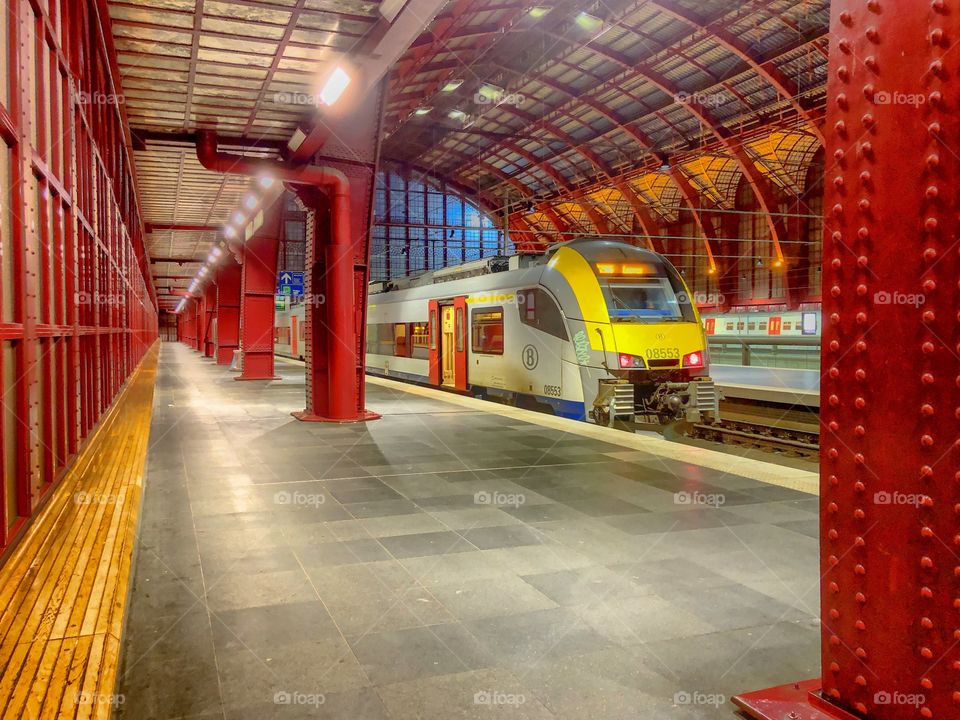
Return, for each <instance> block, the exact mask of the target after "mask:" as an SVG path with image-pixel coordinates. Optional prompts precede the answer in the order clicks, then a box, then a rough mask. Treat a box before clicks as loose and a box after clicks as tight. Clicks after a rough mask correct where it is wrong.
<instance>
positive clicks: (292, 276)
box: [277, 270, 303, 295]
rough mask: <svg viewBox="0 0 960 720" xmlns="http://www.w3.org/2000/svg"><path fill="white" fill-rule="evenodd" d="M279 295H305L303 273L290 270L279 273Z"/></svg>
mask: <svg viewBox="0 0 960 720" xmlns="http://www.w3.org/2000/svg"><path fill="white" fill-rule="evenodd" d="M277 295H303V273H302V272H290V271H289V270H281V271H280V272H279V273H277Z"/></svg>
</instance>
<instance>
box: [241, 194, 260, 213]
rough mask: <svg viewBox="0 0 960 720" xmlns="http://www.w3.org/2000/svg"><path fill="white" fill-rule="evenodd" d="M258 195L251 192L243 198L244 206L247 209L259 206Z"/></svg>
mask: <svg viewBox="0 0 960 720" xmlns="http://www.w3.org/2000/svg"><path fill="white" fill-rule="evenodd" d="M257 202H258V201H257V196H256V195H254V194H253V193H250V194H249V195H247V196H246V197H245V198H244V199H243V206H244V207H245V208H246V209H247V210H253V209H254V208H255V207H256V206H257Z"/></svg>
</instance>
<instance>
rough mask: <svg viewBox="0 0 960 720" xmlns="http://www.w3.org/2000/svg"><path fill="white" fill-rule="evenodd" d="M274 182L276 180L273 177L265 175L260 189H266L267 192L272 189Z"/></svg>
mask: <svg viewBox="0 0 960 720" xmlns="http://www.w3.org/2000/svg"><path fill="white" fill-rule="evenodd" d="M273 182H274V180H273V178H272V177H270V176H269V175H264V176H263V177H261V178H260V187H262V188H264V189H265V190H266V189H269V188H272V187H273Z"/></svg>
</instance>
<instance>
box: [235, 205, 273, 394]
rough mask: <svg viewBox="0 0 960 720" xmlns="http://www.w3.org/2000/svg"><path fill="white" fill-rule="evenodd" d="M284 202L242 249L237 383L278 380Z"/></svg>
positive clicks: (266, 212)
mask: <svg viewBox="0 0 960 720" xmlns="http://www.w3.org/2000/svg"><path fill="white" fill-rule="evenodd" d="M281 206H282V203H274V205H273V207H271V208H270V209H268V210H266V211H265V216H264V221H263V224H262V225H261V226H260V228H259V229H258V230H257V231H256V232H255V233H254V235H253V237H251V238H250V239H249V240H247V242H246V244H245V245H244V247H243V268H242V270H241V273H240V347H241V350H242V352H243V370H242V371H241V373H240V375H239V376H237V377H236V378H235V379H236V380H275V379H277V377H276V376H275V375H274V368H273V335H274V326H275V323H274V312H275V303H276V292H277V252H278V251H279V249H280V231H281V228H280V223H281V213H282V207H281Z"/></svg>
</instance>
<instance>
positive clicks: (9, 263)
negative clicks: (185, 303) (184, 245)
mask: <svg viewBox="0 0 960 720" xmlns="http://www.w3.org/2000/svg"><path fill="white" fill-rule="evenodd" d="M101 8H102V6H101V5H100V4H99V3H96V2H92V1H86V0H84V1H81V0H78V1H77V2H63V1H61V2H56V1H50V2H44V3H33V2H28V1H27V0H9V2H7V3H6V6H5V16H4V19H3V22H2V23H0V52H2V53H4V58H5V60H7V61H9V62H5V63H4V67H3V70H2V71H0V72H2V74H3V76H2V77H0V198H2V202H0V244H2V247H3V253H2V256H0V287H2V291H0V298H2V302H0V348H2V350H0V378H2V383H3V413H2V416H0V434H2V438H3V441H2V444H0V456H2V460H0V469H2V473H3V484H2V486H3V501H2V502H0V546H3V547H5V546H8V545H9V544H10V542H11V541H13V540H14V539H15V538H16V536H17V534H18V532H19V531H20V530H22V528H23V527H24V526H25V524H26V520H27V519H28V518H29V517H30V516H31V515H32V514H33V512H34V510H35V509H36V508H37V506H38V504H40V503H41V502H42V501H43V500H44V498H45V497H46V496H47V495H48V494H49V493H50V491H51V489H52V488H53V487H54V486H55V485H56V483H57V481H58V479H59V478H60V477H61V476H62V474H63V472H64V469H65V468H66V467H67V466H68V465H69V463H70V461H71V459H72V457H73V455H74V453H75V452H76V451H77V448H78V446H79V444H80V443H81V442H82V440H83V439H84V438H85V437H87V436H88V435H89V434H90V432H91V430H92V429H93V427H94V426H95V424H96V422H97V421H98V419H99V418H100V417H101V416H102V415H103V413H104V411H105V410H106V409H107V407H108V406H109V405H110V403H111V402H112V401H113V399H114V398H115V397H116V395H117V393H118V392H119V391H120V389H121V387H122V385H123V382H124V380H125V379H126V378H127V377H128V376H129V375H130V373H131V372H132V371H133V370H134V368H135V367H136V366H137V364H138V362H139V361H140V359H141V358H142V357H143V355H144V353H145V352H146V350H147V349H148V348H149V346H150V345H151V344H152V343H153V341H154V340H155V339H156V337H157V333H158V324H157V313H156V309H155V302H154V293H153V288H152V285H151V283H150V279H149V275H148V263H147V260H146V257H145V253H144V246H143V234H142V224H141V216H140V209H139V205H138V199H137V189H136V179H135V176H134V170H133V164H132V159H131V157H132V153H131V151H130V148H129V147H128V146H127V145H126V142H125V137H126V121H125V116H124V114H123V110H122V101H121V100H120V98H121V97H122V96H120V95H119V94H118V90H117V84H116V83H117V78H115V77H113V75H112V73H111V62H110V60H111V59H110V58H108V57H107V56H106V52H107V50H106V48H108V47H109V44H110V42H111V40H110V39H109V38H104V37H102V35H101V30H102V28H103V27H105V26H106V27H109V25H108V24H106V25H105V23H104V20H105V19H104V18H100V17H99V16H98V11H99V10H100V9H101Z"/></svg>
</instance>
